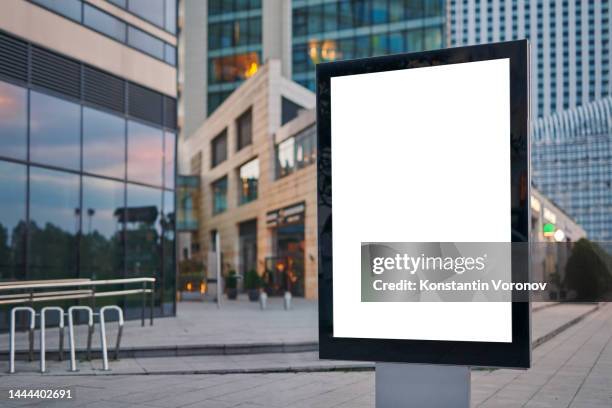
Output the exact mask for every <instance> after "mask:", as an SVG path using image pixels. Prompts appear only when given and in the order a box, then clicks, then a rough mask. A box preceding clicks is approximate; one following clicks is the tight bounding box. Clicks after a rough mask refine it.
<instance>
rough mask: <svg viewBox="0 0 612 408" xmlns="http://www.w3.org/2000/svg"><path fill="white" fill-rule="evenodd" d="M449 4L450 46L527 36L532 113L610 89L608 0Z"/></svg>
mask: <svg viewBox="0 0 612 408" xmlns="http://www.w3.org/2000/svg"><path fill="white" fill-rule="evenodd" d="M447 9H448V25H447V30H448V33H447V35H448V38H449V39H450V45H452V46H461V45H471V44H481V43H489V42H496V41H508V40H516V39H523V38H528V39H529V41H530V43H531V56H530V58H531V93H532V95H531V101H532V111H531V113H532V117H533V118H537V117H541V116H547V115H549V114H551V113H554V112H556V111H561V110H566V109H571V108H574V107H576V106H580V105H583V104H585V103H588V102H589V101H593V100H596V99H599V98H602V97H605V96H607V95H611V94H612V82H611V81H610V68H611V67H610V55H611V53H612V51H611V50H612V48H611V47H612V44H611V42H610V30H611V24H612V23H611V22H612V6H611V5H610V1H609V0H597V1H590V0H488V1H486V0H484V1H483V0H448V1H447Z"/></svg>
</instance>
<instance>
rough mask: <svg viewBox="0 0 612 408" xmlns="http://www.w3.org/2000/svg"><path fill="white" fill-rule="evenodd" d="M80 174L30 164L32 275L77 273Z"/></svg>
mask: <svg viewBox="0 0 612 408" xmlns="http://www.w3.org/2000/svg"><path fill="white" fill-rule="evenodd" d="M79 225H80V209H79V176H78V175H75V174H71V173H65V172H60V171H54V170H46V169H41V168H36V167H32V168H30V229H29V251H28V253H29V271H28V278H29V279H60V278H73V277H76V274H77V272H76V271H77V268H76V266H77V265H76V264H77V256H76V254H77V235H78V232H79Z"/></svg>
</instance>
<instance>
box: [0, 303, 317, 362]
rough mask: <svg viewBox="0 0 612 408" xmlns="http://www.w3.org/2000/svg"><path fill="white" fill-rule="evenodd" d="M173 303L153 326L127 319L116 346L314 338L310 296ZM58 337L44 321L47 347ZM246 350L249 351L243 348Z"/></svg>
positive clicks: (4, 343) (219, 349) (80, 341)
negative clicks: (288, 301) (264, 302)
mask: <svg viewBox="0 0 612 408" xmlns="http://www.w3.org/2000/svg"><path fill="white" fill-rule="evenodd" d="M177 307H178V312H177V316H176V317H164V318H158V319H155V321H154V325H153V326H149V322H148V320H147V322H146V325H145V326H144V327H141V326H140V320H131V321H127V322H126V323H125V328H124V330H123V338H122V340H121V348H122V349H123V350H128V351H129V350H131V349H138V350H152V349H156V348H158V349H160V354H162V355H163V354H164V353H165V354H166V355H169V354H177V351H176V350H177V349H179V348H180V349H182V350H185V353H187V352H188V350H189V349H190V348H191V349H196V348H199V347H207V348H208V351H210V352H211V353H214V354H223V353H224V352H223V348H224V347H225V346H228V345H229V346H232V345H234V346H238V345H240V346H249V345H257V344H258V345H266V344H268V345H270V344H300V343H302V344H303V343H310V344H312V343H316V342H317V341H318V340H317V339H318V331H317V330H318V329H317V327H318V314H317V302H316V301H312V300H305V299H303V298H294V299H293V300H292V308H291V310H289V311H287V310H284V309H283V300H282V299H281V298H269V299H268V307H267V309H266V310H263V311H262V310H260V308H259V303H257V302H249V301H248V300H246V299H244V298H243V299H241V300H238V301H228V300H226V301H224V302H223V303H222V306H221V308H220V309H217V306H216V304H215V303H211V302H206V303H204V302H180V303H178V306H177ZM116 332H117V325H116V324H115V323H113V322H109V323H107V336H108V337H107V338H108V339H114V338H115V335H116ZM36 334H37V336H35V339H34V342H35V343H34V344H35V346H34V347H35V349H36V350H38V349H39V346H38V341H39V338H38V330H37V331H36ZM99 336H100V335H99V329H98V326H97V325H96V332H95V333H94V337H93V349H99V348H100V337H99ZM66 337H67V331H66ZM76 337H77V348H84V347H85V344H86V339H87V327H86V326H84V325H81V326H78V327H77V330H76ZM58 338H59V337H58V335H57V329H56V328H53V327H49V329H48V331H47V348H48V350H57V348H58ZM16 341H17V349H18V350H19V349H21V350H27V347H28V345H27V334H26V333H20V334H18V335H17V338H16ZM65 341H66V343H65V345H64V349H67V339H66V340H65ZM162 349H165V351H163V350H162ZM215 349H216V350H215ZM310 349H311V350H312V347H310ZM7 350H8V335H7V334H4V335H0V352H5V353H6V352H7ZM196 351H197V350H196ZM245 351H247V352H248V350H243V351H242V352H245ZM185 353H183V354H185ZM179 354H180V353H179Z"/></svg>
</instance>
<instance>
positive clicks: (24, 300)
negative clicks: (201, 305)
mask: <svg viewBox="0 0 612 408" xmlns="http://www.w3.org/2000/svg"><path fill="white" fill-rule="evenodd" d="M134 283H141V284H142V288H139V289H122V290H113V291H106V292H97V291H96V287H99V286H105V285H125V284H134ZM147 284H148V285H149V287H148V288H147ZM154 285H155V278H126V279H104V280H95V281H94V280H90V279H58V280H50V281H22V282H3V283H0V293H2V292H6V291H16V290H18V291H22V292H25V293H18V294H6V295H2V294H0V305H15V304H28V305H29V306H30V307H32V306H33V304H34V303H37V302H49V301H52V300H72V299H87V298H89V299H91V301H92V305H95V299H96V298H102V297H112V296H122V295H134V294H142V308H141V325H142V326H144V324H145V309H146V295H147V294H150V296H149V320H150V322H149V324H150V325H153V311H154V301H155V287H154ZM82 287H90V289H85V290H83V289H80V288H82ZM54 288H79V289H78V290H64V291H54V292H37V291H38V290H43V289H54Z"/></svg>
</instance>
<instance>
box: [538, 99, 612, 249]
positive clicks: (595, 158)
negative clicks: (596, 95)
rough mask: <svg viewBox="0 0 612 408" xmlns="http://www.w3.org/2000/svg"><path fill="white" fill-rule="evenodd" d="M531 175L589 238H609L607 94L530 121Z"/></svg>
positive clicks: (611, 169) (611, 125) (611, 122)
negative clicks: (579, 105)
mask: <svg viewBox="0 0 612 408" xmlns="http://www.w3.org/2000/svg"><path fill="white" fill-rule="evenodd" d="M531 162H532V177H533V181H534V183H535V185H536V187H537V188H538V189H539V190H540V191H541V192H542V193H544V194H545V195H546V196H547V197H549V198H550V199H552V200H553V201H554V202H555V203H556V204H558V205H559V206H560V207H561V208H563V209H564V210H565V211H566V212H567V213H568V214H569V215H570V216H572V217H573V218H574V219H575V220H576V221H577V222H578V224H580V225H581V226H582V227H583V228H584V229H585V230H586V232H587V236H588V238H589V239H591V240H594V241H612V97H607V98H605V99H602V100H599V101H596V102H591V103H589V104H587V105H584V106H582V107H579V108H576V109H572V110H568V111H565V112H562V113H558V114H555V115H552V116H550V117H547V118H542V119H538V120H537V121H535V122H534V123H533V124H532V160H531Z"/></svg>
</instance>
